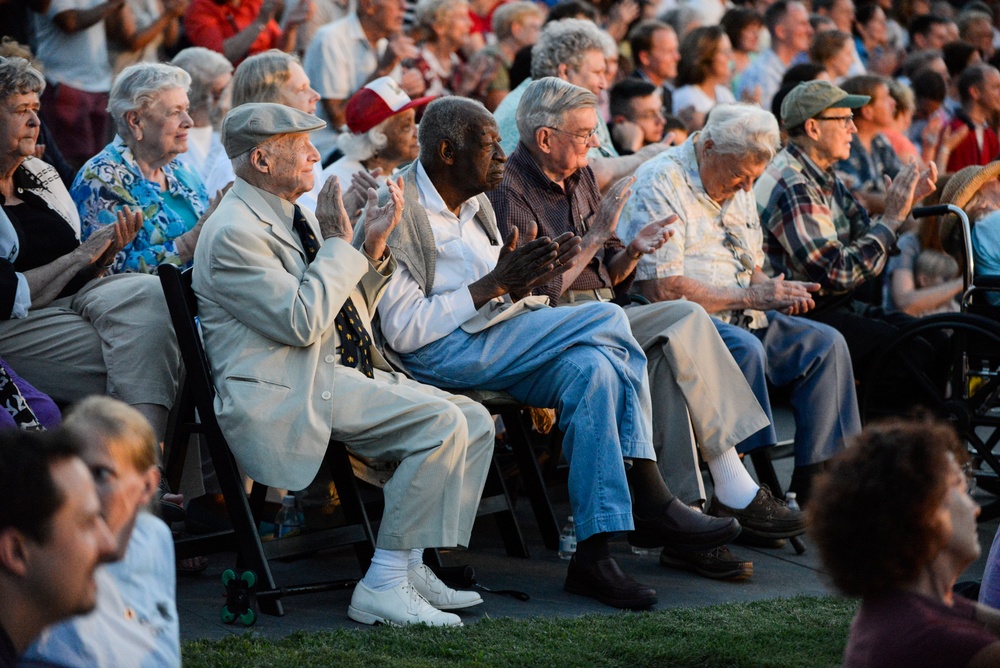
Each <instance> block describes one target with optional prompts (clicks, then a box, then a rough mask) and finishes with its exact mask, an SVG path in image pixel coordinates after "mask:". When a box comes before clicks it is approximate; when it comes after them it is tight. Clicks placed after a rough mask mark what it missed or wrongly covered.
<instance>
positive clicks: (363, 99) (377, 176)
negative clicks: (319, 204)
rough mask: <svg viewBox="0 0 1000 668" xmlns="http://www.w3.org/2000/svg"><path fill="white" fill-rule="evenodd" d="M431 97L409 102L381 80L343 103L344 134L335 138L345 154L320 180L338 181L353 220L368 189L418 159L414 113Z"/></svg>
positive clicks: (388, 79) (391, 83)
mask: <svg viewBox="0 0 1000 668" xmlns="http://www.w3.org/2000/svg"><path fill="white" fill-rule="evenodd" d="M431 99H432V98H431V97H429V96H428V97H421V98H417V99H416V100H411V99H410V97H409V96H408V95H407V94H406V93H404V92H403V91H402V89H401V88H400V87H399V86H398V85H397V84H396V83H395V82H394V81H393V80H392V77H381V78H378V79H376V80H375V81H372V82H371V83H369V84H367V85H366V86H364V87H363V88H361V90H359V91H358V92H357V93H355V94H354V95H352V96H351V99H350V100H348V101H347V107H346V108H345V110H344V115H345V118H346V120H347V123H346V125H345V127H346V129H347V131H346V132H343V133H341V134H340V136H339V137H338V138H337V148H339V149H340V150H341V152H343V154H344V155H343V157H341V158H340V159H339V160H337V161H335V162H334V163H332V164H331V165H330V166H329V167H327V168H326V169H324V170H323V175H322V181H321V182H322V183H325V182H326V180H327V178H329V177H330V176H336V177H337V179H338V180H339V181H340V188H341V191H342V192H343V193H344V206H345V208H346V209H347V213H348V214H349V215H350V216H351V219H352V220H356V219H357V215H359V212H360V209H361V208H362V207H363V206H364V205H365V202H366V201H367V192H368V186H375V185H376V184H377V185H382V184H384V183H385V181H386V179H388V178H389V177H390V176H391V175H392V173H393V172H394V171H395V170H396V168H397V167H399V166H400V165H404V164H406V163H409V162H411V161H413V160H416V159H417V155H418V154H419V153H420V144H418V143H417V122H416V116H417V109H419V108H420V107H422V106H423V105H425V104H427V103H428V102H430V101H431ZM375 170H378V171H377V172H376V171H375ZM373 179H374V180H373ZM352 185H354V186H355V187H354V188H351V186H352Z"/></svg>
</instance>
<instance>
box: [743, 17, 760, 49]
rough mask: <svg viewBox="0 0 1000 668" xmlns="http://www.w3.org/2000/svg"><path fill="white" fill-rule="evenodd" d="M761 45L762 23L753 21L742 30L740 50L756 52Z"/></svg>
mask: <svg viewBox="0 0 1000 668" xmlns="http://www.w3.org/2000/svg"><path fill="white" fill-rule="evenodd" d="M759 47H760V24H759V23H751V24H750V25H748V26H747V27H746V28H744V29H743V30H742V31H741V32H740V44H739V50H740V51H742V52H743V53H754V52H756V51H757V49H758V48H759Z"/></svg>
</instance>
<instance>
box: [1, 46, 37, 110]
mask: <svg viewBox="0 0 1000 668" xmlns="http://www.w3.org/2000/svg"><path fill="white" fill-rule="evenodd" d="M43 90H45V77H43V76H42V73H41V72H39V71H38V70H36V69H35V68H34V67H32V66H31V63H30V62H28V61H27V60H25V59H24V58H16V57H10V58H4V57H2V56H0V100H6V99H7V98H8V97H10V96H11V95H14V94H20V95H26V94H27V93H36V94H38V95H41V94H42V91H43Z"/></svg>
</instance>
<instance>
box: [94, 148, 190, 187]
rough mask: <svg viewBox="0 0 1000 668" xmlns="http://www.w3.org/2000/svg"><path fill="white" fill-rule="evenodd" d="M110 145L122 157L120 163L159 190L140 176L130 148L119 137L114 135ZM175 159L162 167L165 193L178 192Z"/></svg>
mask: <svg viewBox="0 0 1000 668" xmlns="http://www.w3.org/2000/svg"><path fill="white" fill-rule="evenodd" d="M111 145H112V146H113V147H114V148H115V150H116V151H118V154H119V155H121V157H122V162H123V163H124V164H125V165H126V166H127V167H128V168H129V169H131V170H132V171H134V172H135V173H136V174H138V175H139V178H141V179H142V180H144V181H147V182H148V183H152V184H154V185H156V187H157V188H159V187H160V186H159V184H158V183H156V182H155V181H149V180H148V179H146V177H145V176H143V175H142V170H140V169H139V163H137V162H136V161H135V154H134V153H132V148H131V147H130V146H129V145H128V144H126V143H125V140H124V139H122V136H121V135H115V138H114V139H112V140H111ZM176 161H177V158H174V159H173V160H171V161H170V162H168V163H167V164H165V165H163V167H162V168H161V169H163V177H164V179H166V181H167V192H169V193H171V194H176V193H178V192H180V185H181V184H180V182H179V181H178V180H177V178H176V177H175V176H174V165H175V164H176Z"/></svg>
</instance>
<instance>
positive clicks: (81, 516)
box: [26, 457, 115, 620]
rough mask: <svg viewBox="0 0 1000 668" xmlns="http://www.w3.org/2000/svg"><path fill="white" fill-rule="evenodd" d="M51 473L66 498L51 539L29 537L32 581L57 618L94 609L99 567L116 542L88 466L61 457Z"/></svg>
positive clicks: (53, 522) (111, 554)
mask: <svg viewBox="0 0 1000 668" xmlns="http://www.w3.org/2000/svg"><path fill="white" fill-rule="evenodd" d="M50 472H51V475H52V482H53V483H54V484H55V486H56V488H57V489H58V490H59V493H60V495H61V496H62V497H63V499H64V501H63V503H62V505H61V506H60V507H59V509H58V510H57V511H56V512H55V514H54V515H53V516H52V518H51V520H50V523H51V524H50V529H49V535H48V537H47V540H45V541H44V542H42V543H36V542H34V541H33V540H31V539H28V540H27V541H26V547H27V554H26V560H27V564H28V567H27V573H26V585H27V586H28V587H30V588H31V590H32V591H33V592H34V593H35V595H36V597H37V599H38V600H39V601H40V602H41V603H42V605H43V606H44V607H43V609H44V610H45V611H46V612H47V614H49V615H50V617H51V619H53V620H56V619H62V618H64V617H68V616H70V615H79V614H84V613H87V612H90V611H91V610H93V609H94V605H95V604H96V602H97V582H96V581H95V580H94V571H95V570H96V569H97V567H98V566H99V565H100V564H102V563H104V562H106V561H109V560H111V559H112V558H113V557H114V554H115V541H114V538H113V537H112V536H111V532H110V531H108V526H107V524H105V523H104V520H103V519H102V518H101V504H100V501H98V498H97V493H96V491H95V490H94V481H93V479H92V478H91V477H90V472H89V471H87V467H86V465H84V463H83V462H82V461H80V459H79V458H77V457H71V458H68V459H64V460H61V461H59V462H56V463H55V464H54V465H53V466H52V467H51V469H50Z"/></svg>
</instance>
